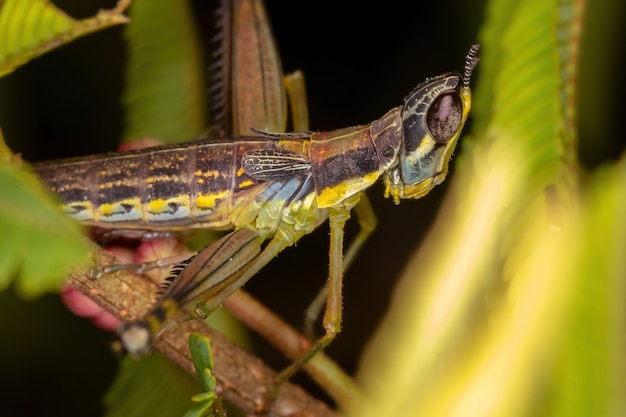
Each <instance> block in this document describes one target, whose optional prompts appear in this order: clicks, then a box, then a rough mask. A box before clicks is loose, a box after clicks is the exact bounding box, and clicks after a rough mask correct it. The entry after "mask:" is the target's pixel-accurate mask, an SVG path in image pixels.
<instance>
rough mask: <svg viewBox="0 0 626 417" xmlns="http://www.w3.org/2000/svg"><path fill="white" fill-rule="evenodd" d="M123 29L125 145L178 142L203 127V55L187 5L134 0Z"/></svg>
mask: <svg viewBox="0 0 626 417" xmlns="http://www.w3.org/2000/svg"><path fill="white" fill-rule="evenodd" d="M130 17H131V19H132V22H133V23H132V24H131V25H127V26H126V27H125V28H124V29H125V30H124V36H125V38H126V41H127V44H128V50H129V57H128V63H127V65H126V90H125V92H124V103H125V107H126V111H125V115H126V132H125V134H124V136H125V138H126V140H134V139H140V138H142V137H146V136H149V137H153V138H157V139H159V140H161V141H164V142H180V141H184V140H189V139H191V138H193V137H198V136H199V135H200V134H201V133H202V131H203V130H205V129H206V128H207V126H206V114H207V110H206V105H205V99H206V96H207V93H206V88H205V83H204V75H205V74H204V72H205V70H204V69H203V64H202V62H203V60H202V54H201V51H200V47H199V42H198V35H197V33H196V27H195V23H194V21H193V19H192V15H191V11H190V10H189V3H188V2H187V1H176V2H172V1H169V0H156V1H155V0H150V1H146V0H135V1H133V6H132V7H131V9H130Z"/></svg>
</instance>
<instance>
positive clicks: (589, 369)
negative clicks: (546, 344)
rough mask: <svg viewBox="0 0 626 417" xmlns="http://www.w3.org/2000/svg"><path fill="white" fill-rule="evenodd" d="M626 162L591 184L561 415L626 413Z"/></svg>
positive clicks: (562, 359) (563, 359)
mask: <svg viewBox="0 0 626 417" xmlns="http://www.w3.org/2000/svg"><path fill="white" fill-rule="evenodd" d="M624 190H626V155H623V156H622V158H621V160H620V161H619V162H618V163H617V164H614V165H611V166H605V167H603V168H600V169H599V170H597V171H596V172H594V173H593V175H592V176H591V178H590V181H589V184H588V187H587V190H586V193H585V199H584V202H583V207H582V210H583V218H582V221H581V229H580V233H579V236H578V240H577V247H576V249H575V250H573V251H572V252H571V254H570V256H569V258H568V259H569V262H571V270H570V274H569V275H568V276H567V278H566V279H568V281H569V285H570V286H572V290H571V294H572V302H571V306H572V308H571V311H570V319H569V322H568V324H567V328H566V332H565V339H564V340H563V343H562V344H561V345H560V346H559V347H560V351H559V361H558V363H557V366H555V371H554V374H555V375H557V376H558V378H559V384H558V385H557V386H556V387H555V389H554V391H553V393H554V397H553V398H552V404H551V406H552V408H553V411H552V415H555V416H565V415H567V416H581V417H582V416H591V415H595V416H618V415H624V413H625V412H626V401H625V400H624V396H623V395H622V393H623V392H624V390H625V389H626V360H625V359H624V351H625V349H626V337H625V336H624V328H625V327H624V326H625V324H626V315H625V314H624V306H625V305H626V281H625V280H624V277H626V258H625V257H624V248H626V227H624V226H623V221H622V219H623V217H624V213H626V193H625V192H624Z"/></svg>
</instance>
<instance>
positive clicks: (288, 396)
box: [70, 248, 337, 417]
mask: <svg viewBox="0 0 626 417" xmlns="http://www.w3.org/2000/svg"><path fill="white" fill-rule="evenodd" d="M95 253H96V259H95V261H96V262H95V263H96V265H110V264H114V263H116V261H115V259H114V258H113V257H112V256H111V255H110V254H108V253H106V252H105V251H104V250H102V249H100V248H97V249H95ZM70 285H72V286H73V287H74V288H76V289H77V290H79V291H80V292H81V293H83V294H85V295H86V296H88V297H89V298H91V299H92V300H94V301H95V302H96V303H98V304H99V305H101V306H102V307H103V308H104V309H105V310H107V311H109V312H110V313H111V314H113V315H114V316H116V317H118V318H119V319H121V320H129V319H135V318H138V317H140V316H141V315H142V314H144V313H145V312H146V311H148V309H149V308H150V306H151V305H152V303H153V302H154V295H155V293H156V288H157V287H156V285H155V284H154V283H153V282H151V281H150V280H148V279H146V278H144V277H142V276H140V275H137V274H135V273H134V272H133V271H130V270H122V271H118V272H115V273H113V274H109V275H106V276H104V277H103V278H100V279H97V280H94V279H90V278H88V276H87V274H86V273H85V271H75V272H73V273H72V274H71V275H70ZM194 331H195V332H198V333H201V334H202V335H204V336H207V337H209V338H210V340H211V346H212V349H213V357H214V362H215V377H216V378H217V380H218V383H219V385H218V390H219V394H220V395H222V396H223V397H224V398H225V399H227V400H229V401H230V402H232V403H233V404H235V405H237V406H238V407H239V408H241V409H242V410H243V411H244V412H245V413H246V414H247V415H250V416H262V415H265V414H266V413H267V410H268V409H269V406H268V398H269V392H270V391H271V388H272V386H273V379H274V376H275V372H274V371H273V370H272V369H270V368H269V367H268V366H267V365H265V364H264V363H263V362H262V361H261V360H260V359H259V358H257V357H254V356H252V355H250V354H249V353H248V352H246V351H244V350H243V349H241V348H240V347H239V346H237V345H235V344H234V343H233V342H231V341H230V340H228V339H227V338H226V337H225V336H224V335H222V334H221V333H219V332H217V331H216V330H214V329H212V328H210V327H209V326H208V325H207V324H206V323H204V322H203V321H188V322H179V323H177V325H175V326H169V327H168V328H166V329H164V330H163V331H162V332H161V333H160V335H159V337H158V338H157V340H156V341H155V343H154V348H155V349H157V350H159V351H161V352H162V353H163V354H165V355H166V356H167V357H168V358H169V359H171V360H172V361H174V362H175V363H177V364H178V365H179V366H181V367H182V368H184V369H186V370H187V371H189V372H191V373H192V374H194V375H195V371H194V368H193V364H192V362H191V357H190V353H189V348H188V345H187V340H188V337H189V333H191V332H194ZM274 412H275V413H276V414H277V415H278V416H295V415H297V416H305V417H332V416H336V415H337V414H336V413H335V412H334V411H332V410H331V409H330V408H329V407H328V406H327V405H326V404H325V403H323V402H321V401H319V400H317V399H315V398H313V397H311V396H310V395H309V394H308V393H306V392H305V391H304V390H303V389H302V388H300V387H298V386H296V385H294V384H291V383H285V384H283V385H282V386H281V389H280V391H279V394H278V397H277V399H276V402H275V403H274Z"/></svg>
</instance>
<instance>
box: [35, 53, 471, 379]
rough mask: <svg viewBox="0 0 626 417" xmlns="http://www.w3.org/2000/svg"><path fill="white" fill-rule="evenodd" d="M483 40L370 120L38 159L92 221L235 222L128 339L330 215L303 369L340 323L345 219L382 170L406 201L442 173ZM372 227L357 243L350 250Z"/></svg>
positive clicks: (362, 212) (184, 269) (214, 298)
mask: <svg viewBox="0 0 626 417" xmlns="http://www.w3.org/2000/svg"><path fill="white" fill-rule="evenodd" d="M477 52H478V45H474V46H472V47H471V48H470V51H469V53H468V54H467V56H466V61H465V68H464V72H463V74H462V75H461V74H459V73H456V72H447V73H444V74H440V75H437V76H435V77H432V78H429V79H427V80H425V81H424V82H422V83H421V84H419V85H418V86H417V87H416V88H415V89H414V90H413V91H412V92H411V93H410V94H409V95H408V96H407V98H406V99H405V101H404V103H403V105H401V106H398V107H395V108H393V109H391V110H390V111H389V112H387V113H386V114H385V115H383V116H382V117H381V118H379V119H377V120H375V121H373V122H371V123H369V124H365V125H360V126H354V127H348V128H344V129H338V130H334V131H328V132H309V131H295V132H290V133H275V132H272V131H267V130H265V128H266V126H267V125H262V126H260V127H261V128H263V129H264V130H253V131H252V132H250V131H248V132H243V133H244V134H242V135H240V136H237V137H209V138H206V139H201V140H197V141H193V142H187V143H183V144H177V145H166V146H159V147H154V148H147V149H142V150H136V151H129V152H118V153H108V154H102V155H95V156H88V157H79V158H70V159H64V160H57V161H50V162H43V163H39V164H35V165H34V169H35V171H36V172H37V174H38V175H39V176H40V178H41V179H42V180H43V182H44V183H46V184H47V185H48V186H49V187H50V188H51V189H52V190H53V191H54V192H56V193H57V194H58V195H59V196H60V198H61V200H62V201H63V203H62V208H63V210H64V211H65V212H66V213H67V214H68V215H69V216H71V217H72V218H74V219H76V220H77V221H80V222H82V223H83V224H86V225H91V226H97V227H100V228H104V229H112V230H118V229H122V230H140V231H150V232H180V231H185V230H189V229H194V228H196V229H198V228H199V229H215V230H231V229H232V231H231V232H230V233H228V234H227V235H226V236H224V237H223V238H222V239H220V240H218V241H217V242H214V243H213V244H211V245H209V246H208V247H207V248H206V249H205V250H203V251H201V252H199V253H198V254H196V255H195V256H194V257H192V258H190V259H188V260H186V261H184V262H183V263H181V264H179V265H177V266H176V267H175V268H174V269H173V274H172V276H171V277H170V279H169V281H171V282H170V283H168V284H166V286H165V287H164V290H163V293H162V295H161V298H160V300H159V302H158V303H157V305H156V307H155V308H154V309H153V310H152V311H151V312H149V313H148V314H147V315H146V316H145V317H144V318H142V319H140V320H138V321H132V322H127V323H124V324H123V325H122V327H121V328H120V336H121V339H122V342H123V344H124V346H125V347H126V349H127V350H128V351H130V352H131V353H135V354H141V353H144V352H146V351H147V350H148V349H149V348H150V345H151V342H152V340H153V339H154V337H155V336H156V335H157V333H158V331H159V329H160V328H161V327H162V324H163V323H164V322H165V321H166V320H167V319H169V318H171V317H172V316H173V314H174V313H175V312H176V311H177V310H178V309H179V307H180V306H182V305H186V304H189V303H191V302H196V303H197V305H198V309H197V313H196V315H200V316H202V315H204V314H208V313H210V312H211V311H213V310H214V309H215V308H217V307H219V305H220V304H221V303H222V302H223V301H224V300H225V299H226V298H228V297H229V296H230V295H231V294H232V293H233V292H235V291H236V290H237V289H239V288H241V287H242V286H243V285H244V284H245V283H246V282H247V281H248V280H249V279H250V278H251V277H252V276H253V275H254V274H255V273H256V272H258V271H259V270H260V269H261V268H263V267H264V266H265V265H266V264H267V263H268V262H270V261H271V260H272V259H273V258H274V257H275V256H276V255H277V254H278V253H279V252H280V251H282V250H283V249H285V248H287V247H289V246H291V245H293V244H294V243H296V242H297V241H298V240H299V239H300V238H301V237H303V236H304V235H306V234H309V233H311V232H312V231H313V230H315V229H316V228H317V227H318V226H319V225H321V224H322V223H324V222H326V221H328V222H329V224H330V249H329V259H330V262H329V284H328V290H327V291H328V295H327V302H326V310H325V315H324V319H323V325H324V330H325V334H324V335H323V336H321V337H320V338H319V339H318V340H317V341H315V343H314V344H313V345H312V347H311V349H310V350H309V351H308V352H306V353H305V354H304V355H303V356H302V357H301V358H300V359H299V360H297V361H296V362H294V363H293V364H292V365H291V366H290V367H288V368H287V369H286V370H285V371H283V372H282V373H281V374H279V377H278V381H283V380H286V379H288V378H289V377H290V376H291V375H292V374H293V373H294V372H296V371H297V370H298V369H300V368H301V367H302V365H303V364H304V363H305V362H306V361H307V360H308V359H310V358H311V357H312V356H313V355H314V354H315V353H317V352H319V351H320V350H321V349H323V348H324V347H325V346H327V345H328V344H329V343H330V342H331V341H332V340H333V339H334V338H335V336H336V335H337V334H338V333H339V331H340V324H341V303H342V279H343V271H344V264H343V237H344V236H343V235H344V233H343V229H344V225H345V223H346V221H347V220H348V219H349V218H350V213H351V211H352V210H353V209H354V210H355V212H356V214H357V216H358V217H363V219H367V218H371V217H373V216H372V215H370V214H369V213H371V212H372V209H371V207H370V206H369V202H368V200H367V199H366V198H365V194H364V191H365V190H367V188H369V187H370V186H371V185H372V184H374V183H375V182H376V181H377V180H379V179H382V181H383V182H384V184H385V197H390V198H392V199H393V201H394V202H395V203H396V204H398V203H399V202H400V200H401V199H417V198H421V197H423V196H424V195H426V194H427V193H428V192H429V191H430V190H431V189H432V188H433V187H435V186H436V185H438V184H440V183H442V182H443V181H444V179H445V177H446V175H447V172H448V164H449V161H450V158H451V155H452V152H453V151H454V149H455V146H456V144H457V142H458V139H459V136H460V134H461V130H462V128H463V126H464V123H465V121H466V119H467V116H468V113H469V110H470V107H471V92H470V85H469V83H470V77H471V73H472V71H473V69H474V67H475V65H476V64H477V62H478V58H477ZM244 126H245V125H244ZM231 131H235V132H237V131H236V130H231ZM360 221H361V220H360ZM361 222H362V223H363V221H361ZM362 225H363V224H362ZM368 227H369V226H368ZM365 237H367V233H366V234H363V235H361V238H360V239H359V238H358V239H356V241H355V242H354V243H353V246H352V247H351V248H350V249H348V254H351V255H350V256H349V259H350V260H351V259H352V257H353V256H352V254H353V253H355V252H356V250H358V247H360V246H361V245H362V243H363V240H364V239H365ZM355 248H356V249H355Z"/></svg>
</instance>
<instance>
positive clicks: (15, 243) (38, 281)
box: [0, 0, 128, 297]
mask: <svg viewBox="0 0 626 417" xmlns="http://www.w3.org/2000/svg"><path fill="white" fill-rule="evenodd" d="M127 6H128V2H126V1H122V2H120V3H118V5H117V7H116V8H115V9H113V10H100V11H99V12H98V13H97V14H96V15H95V16H93V17H91V18H88V19H84V20H75V19H72V18H70V17H69V16H67V15H66V14H65V13H63V12H62V11H61V10H59V9H58V8H56V7H55V6H54V5H53V4H52V3H50V2H48V1H45V0H20V1H16V0H6V1H4V2H0V76H3V75H6V74H8V73H10V72H11V71H13V70H15V69H16V68H17V67H19V66H20V65H23V64H25V63H26V62H28V61H29V60H31V59H33V58H35V57H37V56H39V55H41V54H43V53H45V52H47V51H50V50H52V49H54V48H57V47H59V46H61V45H63V44H65V43H68V42H71V41H73V40H75V39H77V38H79V37H81V36H84V35H86V34H89V33H92V32H95V31H98V30H101V29H105V28H107V27H110V26H112V25H119V24H122V23H126V22H128V18H127V17H126V16H125V15H124V14H122V12H123V11H124V10H125V9H126V7H127ZM19 166H21V160H20V158H19V157H18V156H14V155H13V154H12V152H11V151H10V150H9V149H8V148H7V147H6V145H5V143H4V138H3V137H2V135H1V134H0V230H2V235H1V237H0V288H5V287H6V286H8V285H9V284H10V283H11V282H12V281H13V280H14V279H18V281H17V284H18V285H17V288H18V290H19V291H20V293H21V294H22V295H24V296H27V297H33V296H36V295H39V294H41V293H43V292H46V291H50V290H55V289H57V288H58V287H59V285H60V284H61V282H62V281H63V280H64V279H65V276H66V274H67V270H68V267H71V266H73V267H77V266H79V265H81V264H84V263H85V262H86V261H87V256H88V249H87V245H86V243H87V241H86V240H85V239H84V238H82V237H81V233H80V230H79V227H78V225H77V224H76V223H74V222H72V221H71V220H70V219H69V218H67V217H66V216H64V215H63V214H62V213H61V212H60V211H59V210H58V207H56V205H55V204H53V203H51V200H50V197H49V196H48V195H46V193H45V192H44V191H43V190H42V189H41V187H40V186H39V184H38V182H37V180H36V179H35V178H34V177H33V176H32V175H30V174H28V173H27V172H23V171H21V170H19V169H18V167H19ZM33 254H37V255H36V256H33Z"/></svg>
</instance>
